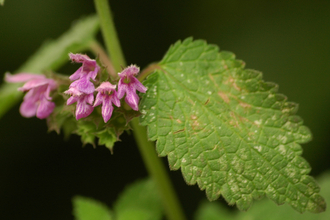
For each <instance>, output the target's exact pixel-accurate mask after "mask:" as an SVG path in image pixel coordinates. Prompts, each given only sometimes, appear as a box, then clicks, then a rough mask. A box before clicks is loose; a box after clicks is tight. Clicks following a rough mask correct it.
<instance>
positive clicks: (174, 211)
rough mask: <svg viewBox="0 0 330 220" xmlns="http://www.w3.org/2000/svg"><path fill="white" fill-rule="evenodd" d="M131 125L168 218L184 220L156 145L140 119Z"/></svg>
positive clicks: (133, 121) (135, 119) (134, 120)
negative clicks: (148, 137)
mask: <svg viewBox="0 0 330 220" xmlns="http://www.w3.org/2000/svg"><path fill="white" fill-rule="evenodd" d="M131 125H132V128H133V131H134V137H135V140H136V142H137V145H138V147H139V150H140V153H141V155H142V158H143V161H144V163H145V166H146V167H147V170H148V172H149V174H150V175H151V176H152V178H153V179H154V181H155V182H156V185H157V186H158V189H159V192H160V196H161V197H162V200H163V203H164V208H165V212H166V214H167V218H168V219H171V220H179V219H180V220H184V219H185V216H184V214H183V212H182V210H181V205H180V203H179V201H178V199H177V197H176V194H175V192H174V189H173V187H172V184H171V182H170V179H169V176H168V174H167V171H166V169H165V167H164V164H163V163H162V161H161V160H160V158H159V157H158V156H157V154H156V152H155V146H154V143H152V142H150V141H148V139H147V132H146V129H145V127H143V126H141V125H139V119H138V118H134V119H133V120H132V121H131Z"/></svg>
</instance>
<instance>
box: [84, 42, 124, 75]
mask: <svg viewBox="0 0 330 220" xmlns="http://www.w3.org/2000/svg"><path fill="white" fill-rule="evenodd" d="M89 48H90V50H91V51H92V52H93V53H94V54H95V55H96V56H99V59H100V61H101V63H102V64H103V65H104V66H105V68H106V69H107V72H108V73H109V75H110V76H111V77H112V79H114V80H116V79H117V78H118V74H117V73H116V70H115V68H114V66H113V64H112V62H111V60H110V59H109V57H108V55H107V53H106V52H105V51H104V49H103V48H102V46H101V45H100V44H99V43H98V42H97V41H96V40H94V41H92V43H91V44H90V45H89Z"/></svg>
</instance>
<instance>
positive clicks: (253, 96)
mask: <svg viewBox="0 0 330 220" xmlns="http://www.w3.org/2000/svg"><path fill="white" fill-rule="evenodd" d="M144 85H145V86H146V87H147V88H148V91H147V92H146V93H145V94H142V100H141V103H140V109H141V112H142V114H143V115H142V116H141V117H140V120H141V123H142V124H143V125H147V126H148V136H149V138H150V139H151V140H157V145H156V150H157V152H158V154H159V155H160V156H168V161H169V165H170V168H171V169H173V170H177V169H179V168H181V171H182V174H183V177H184V179H185V180H186V182H187V184H196V183H197V184H198V186H199V187H200V189H201V190H205V191H206V195H207V197H208V199H209V200H215V199H217V198H219V196H220V195H222V196H223V197H224V198H225V200H226V201H227V202H228V203H229V204H231V205H232V204H236V205H237V207H238V208H239V209H240V210H247V209H248V208H249V207H250V206H251V205H252V202H253V200H254V199H260V198H262V197H264V196H265V195H266V196H267V197H268V198H270V199H271V200H273V201H274V202H275V203H277V204H283V203H285V202H287V203H289V204H290V205H291V206H292V207H293V208H295V209H296V210H298V211H299V212H304V211H306V210H308V211H311V212H322V211H324V210H325V202H324V199H323V198H322V197H321V196H320V195H319V194H318V192H319V190H320V189H319V187H318V185H317V183H316V182H315V180H314V179H313V178H312V177H310V176H308V175H307V174H308V173H309V172H310V167H309V164H308V163H307V162H306V161H305V159H303V158H302V157H301V156H300V155H301V153H302V149H301V146H300V144H301V143H305V142H307V141H309V140H310V139H311V133H310V131H309V129H308V128H307V127H305V126H303V125H302V119H301V118H300V117H298V116H296V115H294V114H295V113H296V111H297V109H298V105H297V104H295V103H292V102H287V98H286V96H284V95H282V94H279V93H277V90H278V86H277V85H276V84H274V83H268V82H264V81H263V80H262V74H261V73H260V72H258V71H254V70H248V69H244V62H242V61H239V60H236V59H235V56H234V54H232V53H230V52H224V51H222V52H220V53H219V49H218V47H217V46H214V45H208V44H206V42H205V41H202V40H196V41H193V40H192V38H188V39H186V40H185V41H183V42H180V41H179V42H177V43H176V44H174V45H173V46H172V47H171V48H170V49H169V51H168V52H167V54H166V55H165V56H164V58H163V60H162V61H161V62H160V63H159V65H158V68H157V70H156V71H155V72H154V73H153V74H151V75H150V76H149V77H148V78H147V80H146V81H144Z"/></svg>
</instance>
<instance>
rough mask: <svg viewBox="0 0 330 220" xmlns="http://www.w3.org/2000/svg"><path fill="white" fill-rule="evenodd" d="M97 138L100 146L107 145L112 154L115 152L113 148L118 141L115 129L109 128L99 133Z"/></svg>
mask: <svg viewBox="0 0 330 220" xmlns="http://www.w3.org/2000/svg"><path fill="white" fill-rule="evenodd" d="M96 136H97V137H98V138H99V145H105V146H106V147H107V148H109V150H110V151H111V152H113V146H114V144H115V142H116V141H117V136H116V133H115V129H114V128H111V127H107V128H105V129H104V130H102V131H99V132H97V133H96Z"/></svg>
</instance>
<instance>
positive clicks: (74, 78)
mask: <svg viewBox="0 0 330 220" xmlns="http://www.w3.org/2000/svg"><path fill="white" fill-rule="evenodd" d="M82 71H83V68H82V67H79V69H77V71H76V72H74V73H73V74H72V75H71V76H69V79H70V80H71V81H74V80H77V79H79V78H80V77H81V76H82Z"/></svg>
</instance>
